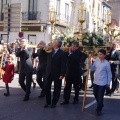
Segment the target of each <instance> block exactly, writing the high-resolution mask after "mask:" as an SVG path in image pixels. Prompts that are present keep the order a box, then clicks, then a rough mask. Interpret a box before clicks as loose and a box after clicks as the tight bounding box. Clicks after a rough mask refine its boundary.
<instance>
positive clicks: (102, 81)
mask: <svg viewBox="0 0 120 120" xmlns="http://www.w3.org/2000/svg"><path fill="white" fill-rule="evenodd" d="M105 56H106V51H105V50H104V49H100V50H99V51H98V58H97V59H96V60H95V62H94V63H93V65H92V64H91V65H90V67H91V68H92V69H94V70H95V76H94V82H93V83H94V84H93V93H94V96H95V99H96V101H97V108H96V115H101V111H102V108H103V107H104V105H103V99H104V92H105V89H106V87H109V86H110V81H111V79H112V73H111V68H110V63H109V62H108V61H107V60H106V59H105Z"/></svg>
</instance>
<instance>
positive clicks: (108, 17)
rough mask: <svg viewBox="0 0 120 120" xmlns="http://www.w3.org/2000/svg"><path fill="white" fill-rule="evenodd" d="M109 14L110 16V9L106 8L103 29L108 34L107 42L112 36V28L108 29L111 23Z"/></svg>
mask: <svg viewBox="0 0 120 120" xmlns="http://www.w3.org/2000/svg"><path fill="white" fill-rule="evenodd" d="M111 16H112V12H111V10H108V11H107V12H106V14H105V24H106V28H105V31H106V33H107V34H108V35H109V42H110V43H111V42H112V37H113V35H114V30H113V29H110V25H111Z"/></svg>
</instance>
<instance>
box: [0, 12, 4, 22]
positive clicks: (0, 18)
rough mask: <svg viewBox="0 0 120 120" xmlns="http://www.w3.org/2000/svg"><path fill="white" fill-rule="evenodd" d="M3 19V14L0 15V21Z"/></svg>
mask: <svg viewBox="0 0 120 120" xmlns="http://www.w3.org/2000/svg"><path fill="white" fill-rule="evenodd" d="M3 19H4V14H3V13H0V21H3Z"/></svg>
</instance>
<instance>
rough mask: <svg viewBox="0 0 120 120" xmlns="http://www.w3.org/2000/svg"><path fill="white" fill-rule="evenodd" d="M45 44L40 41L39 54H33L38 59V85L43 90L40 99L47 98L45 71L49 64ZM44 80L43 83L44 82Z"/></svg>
mask: <svg viewBox="0 0 120 120" xmlns="http://www.w3.org/2000/svg"><path fill="white" fill-rule="evenodd" d="M45 45H46V44H45V42H44V41H40V43H39V46H40V48H39V49H38V50H37V53H33V58H35V57H38V59H39V64H38V67H37V72H36V75H37V79H36V80H37V83H38V85H39V86H40V88H41V89H42V91H41V94H40V95H39V96H38V97H44V96H45V71H46V64H47V53H46V52H45V50H44V47H45ZM42 78H43V81H42Z"/></svg>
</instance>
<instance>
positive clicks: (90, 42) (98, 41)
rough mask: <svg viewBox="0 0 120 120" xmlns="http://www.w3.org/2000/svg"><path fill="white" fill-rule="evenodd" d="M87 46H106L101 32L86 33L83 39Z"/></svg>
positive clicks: (83, 43)
mask: <svg viewBox="0 0 120 120" xmlns="http://www.w3.org/2000/svg"><path fill="white" fill-rule="evenodd" d="M82 45H85V46H104V45H105V40H104V36H103V35H102V34H101V33H85V34H84V36H83V39H82Z"/></svg>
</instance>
